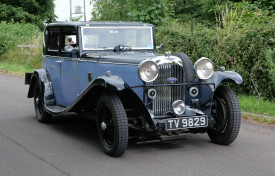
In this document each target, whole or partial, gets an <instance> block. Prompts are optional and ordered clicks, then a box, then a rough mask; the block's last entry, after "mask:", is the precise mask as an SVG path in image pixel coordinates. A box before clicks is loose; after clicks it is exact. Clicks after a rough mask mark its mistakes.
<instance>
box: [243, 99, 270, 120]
mask: <svg viewBox="0 0 275 176" xmlns="http://www.w3.org/2000/svg"><path fill="white" fill-rule="evenodd" d="M238 98H239V101H240V105H241V110H242V112H249V113H253V114H261V115H263V116H271V117H275V101H274V102H271V101H267V100H263V99H261V98H260V99H258V98H257V97H255V96H248V95H239V96H238Z"/></svg>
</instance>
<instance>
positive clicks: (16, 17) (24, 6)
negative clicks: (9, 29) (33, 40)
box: [0, 0, 56, 29]
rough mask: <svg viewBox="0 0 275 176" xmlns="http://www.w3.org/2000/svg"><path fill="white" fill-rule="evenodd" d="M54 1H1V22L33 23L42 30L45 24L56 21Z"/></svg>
mask: <svg viewBox="0 0 275 176" xmlns="http://www.w3.org/2000/svg"><path fill="white" fill-rule="evenodd" d="M55 18H56V16H55V14H54V3H53V0H1V2H0V21H7V22H20V23H33V24H36V25H38V26H39V27H40V28H41V29H43V28H44V24H43V23H44V22H46V23H49V22H53V21H55Z"/></svg>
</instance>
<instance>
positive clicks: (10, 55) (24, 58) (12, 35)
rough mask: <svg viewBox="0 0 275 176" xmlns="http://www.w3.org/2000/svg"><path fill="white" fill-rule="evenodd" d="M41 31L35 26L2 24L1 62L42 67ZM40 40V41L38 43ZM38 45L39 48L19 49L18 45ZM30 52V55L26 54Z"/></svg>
mask: <svg viewBox="0 0 275 176" xmlns="http://www.w3.org/2000/svg"><path fill="white" fill-rule="evenodd" d="M41 35H42V34H41V31H40V30H39V28H38V27H37V26H36V25H33V24H20V23H6V22H0V61H1V62H7V63H15V64H25V65H29V66H32V67H38V66H40V65H41V52H42V48H41V46H42V40H41ZM38 39H39V41H38ZM26 44H27V45H37V46H38V48H31V49H30V50H27V49H26V48H18V47H17V45H26ZM26 52H29V53H30V54H26Z"/></svg>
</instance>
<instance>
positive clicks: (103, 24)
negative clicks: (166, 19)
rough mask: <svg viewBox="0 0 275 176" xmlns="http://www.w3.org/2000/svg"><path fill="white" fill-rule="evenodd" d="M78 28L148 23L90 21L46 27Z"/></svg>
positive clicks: (62, 23) (56, 23) (142, 24)
mask: <svg viewBox="0 0 275 176" xmlns="http://www.w3.org/2000/svg"><path fill="white" fill-rule="evenodd" d="M78 26H149V27H152V26H153V25H152V24H149V23H139V22H124V21H90V22H55V23H50V24H48V25H47V27H78Z"/></svg>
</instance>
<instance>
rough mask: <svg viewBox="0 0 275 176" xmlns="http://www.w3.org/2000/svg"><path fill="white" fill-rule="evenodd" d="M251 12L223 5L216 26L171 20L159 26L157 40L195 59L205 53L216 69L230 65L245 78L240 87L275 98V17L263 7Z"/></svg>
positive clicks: (231, 68) (228, 67)
mask: <svg viewBox="0 0 275 176" xmlns="http://www.w3.org/2000/svg"><path fill="white" fill-rule="evenodd" d="M247 12H248V11H237V10H234V9H228V8H224V9H221V10H220V13H219V15H217V17H216V19H217V23H216V27H215V28H214V27H212V28H210V27H207V26H205V25H203V24H201V23H194V22H192V21H191V22H186V23H179V22H177V21H167V22H166V24H164V25H162V26H160V27H158V28H157V29H156V31H157V33H156V39H157V43H158V44H160V43H163V44H165V45H166V46H167V47H168V48H167V49H168V50H170V51H172V52H179V51H182V52H185V53H186V54H188V55H189V56H190V58H191V59H192V61H193V63H194V62H195V60H197V59H199V58H200V57H203V56H204V57H208V58H210V59H211V60H212V61H213V62H214V64H215V68H216V69H218V68H219V67H220V66H226V68H227V70H234V71H237V72H238V73H240V74H241V75H242V77H243V79H244V83H243V84H242V85H241V89H240V87H239V89H238V91H240V92H244V93H252V94H255V95H257V96H258V97H264V98H266V99H269V100H273V101H274V97H275V54H274V38H272V37H274V31H275V24H274V22H273V21H274V20H273V18H272V17H267V16H264V15H263V14H261V12H260V11H259V12H256V13H253V14H254V15H252V16H251V17H249V16H247V15H246V13H247ZM249 13H250V12H249ZM244 17H245V19H244ZM244 21H245V22H244Z"/></svg>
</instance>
